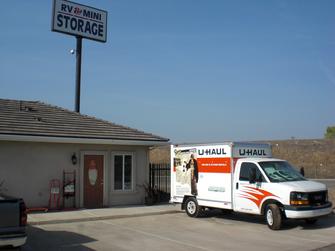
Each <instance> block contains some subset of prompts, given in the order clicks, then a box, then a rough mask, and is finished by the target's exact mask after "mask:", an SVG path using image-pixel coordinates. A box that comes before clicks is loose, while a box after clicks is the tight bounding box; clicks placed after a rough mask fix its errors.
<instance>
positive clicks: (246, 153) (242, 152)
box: [238, 148, 269, 157]
mask: <svg viewBox="0 0 335 251" xmlns="http://www.w3.org/2000/svg"><path fill="white" fill-rule="evenodd" d="M238 153H239V156H241V157H250V156H257V157H266V156H269V153H268V152H267V151H266V149H259V148H258V149H255V148H240V149H238Z"/></svg>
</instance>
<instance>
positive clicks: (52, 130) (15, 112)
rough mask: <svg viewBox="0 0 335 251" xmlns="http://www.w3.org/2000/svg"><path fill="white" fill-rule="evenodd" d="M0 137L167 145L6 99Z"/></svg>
mask: <svg viewBox="0 0 335 251" xmlns="http://www.w3.org/2000/svg"><path fill="white" fill-rule="evenodd" d="M1 135H16V136H37V137H57V138H77V139H102V140H117V141H120V140H121V141H123V140H124V141H150V142H151V141H152V142H153V143H154V142H167V141H169V140H168V139H166V138H163V137H160V136H156V135H153V134H150V133H145V132H142V131H139V130H136V129H132V128H129V127H126V126H121V125H117V124H114V123H111V122H108V121H105V120H102V119H97V118H95V117H91V116H86V115H83V114H80V113H76V112H73V111H69V110H66V109H64V108H61V107H57V106H52V105H49V104H45V103H42V102H39V101H20V100H8V99H0V136H1Z"/></svg>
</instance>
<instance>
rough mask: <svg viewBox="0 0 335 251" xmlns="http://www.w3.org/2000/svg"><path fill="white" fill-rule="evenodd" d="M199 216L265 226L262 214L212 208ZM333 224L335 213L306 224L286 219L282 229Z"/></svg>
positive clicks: (321, 227) (334, 222) (313, 227)
mask: <svg viewBox="0 0 335 251" xmlns="http://www.w3.org/2000/svg"><path fill="white" fill-rule="evenodd" d="M200 218H216V219H222V220H230V221H236V222H241V223H242V222H248V223H254V224H260V225H264V226H266V222H265V219H264V216H260V215H250V214H243V213H235V212H232V211H229V210H220V209H212V210H206V211H205V212H204V213H202V215H201V216H200ZM334 226H335V214H333V213H332V214H330V215H328V216H325V217H322V218H320V219H319V220H318V221H317V222H316V223H315V224H307V223H306V222H305V221H304V220H288V219H286V220H285V221H284V224H283V227H282V230H287V229H293V228H296V227H301V228H302V229H303V230H316V229H325V228H331V227H334Z"/></svg>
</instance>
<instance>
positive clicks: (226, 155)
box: [171, 142, 332, 230]
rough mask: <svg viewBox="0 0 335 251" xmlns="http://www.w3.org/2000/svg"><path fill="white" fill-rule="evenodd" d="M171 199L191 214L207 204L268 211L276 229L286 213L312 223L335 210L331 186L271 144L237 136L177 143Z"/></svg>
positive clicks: (259, 212)
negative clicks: (223, 140) (304, 173)
mask: <svg viewBox="0 0 335 251" xmlns="http://www.w3.org/2000/svg"><path fill="white" fill-rule="evenodd" d="M171 202H172V203H181V205H182V209H185V210H186V213H187V214H188V215H189V216H191V217H197V216H198V215H199V213H200V212H201V211H202V210H203V209H205V208H221V209H230V210H233V211H235V212H243V213H250V214H257V215H264V216H265V220H266V222H267V224H268V226H269V227H270V228H271V229H273V230H277V229H280V227H281V225H282V222H283V220H284V219H285V218H290V219H305V220H306V222H307V223H310V224H312V223H315V222H316V220H317V218H318V217H320V216H324V215H327V214H330V213H331V210H332V204H331V202H329V201H328V191H327V187H326V186H325V185H324V184H321V183H318V182H314V181H309V180H307V179H306V178H304V177H303V176H302V175H301V174H300V173H299V172H298V171H297V170H296V169H295V168H293V167H292V166H291V165H290V164H289V163H288V162H286V161H285V160H280V159H274V158H272V151H271V146H270V145H269V144H253V143H237V142H235V143H234V142H227V143H222V144H208V145H172V146H171Z"/></svg>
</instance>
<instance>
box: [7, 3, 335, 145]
mask: <svg viewBox="0 0 335 251" xmlns="http://www.w3.org/2000/svg"><path fill="white" fill-rule="evenodd" d="M75 2H80V3H82V4H86V5H91V6H94V7H96V8H100V9H105V10H107V11H108V41H107V43H105V44H104V43H99V42H94V41H90V40H84V41H83V61H82V95H81V101H82V102H81V112H82V113H84V114H88V115H92V116H96V117H98V118H102V119H106V120H109V121H112V122H115V123H118V124H122V125H127V126H130V127H133V128H137V129H140V130H144V131H147V132H151V133H154V134H158V135H160V136H164V137H167V138H170V139H171V140H172V141H173V142H206V141H223V140H270V139H289V138H291V137H295V138H299V139H307V138H322V137H323V134H324V132H325V129H326V127H327V126H329V125H335V109H334V108H335V106H334V105H335V104H334V103H335V15H334V13H335V1H333V0H329V1H326V0H319V1H317V0H313V1H311V0H304V1H303V0H300V1H297V0H287V1H285V0H276V1H274V0H263V1H257V0H253V1H249V0H244V1H238V0H237V1H236V0H231V1H225V0H218V1H214V0H209V1H205V0H202V1H200V0H152V1H147V0H141V1H136V0H132V1H128V0H109V1H107V0H105V1H93V0H78V1H75ZM51 6H52V0H40V1H37V0H34V1H23V0H10V1H9V0H7V1H1V15H0V31H1V32H0V55H1V56H0V98H8V99H22V100H40V101H43V102H46V103H49V104H53V105H57V106H61V107H65V108H68V109H71V110H73V109H74V95H75V56H74V55H71V54H70V53H69V50H70V49H74V48H75V45H76V42H75V38H74V37H72V36H69V35H65V34H61V33H56V32H51V9H52V8H51Z"/></svg>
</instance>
